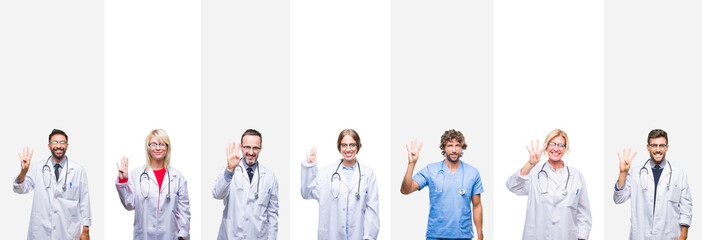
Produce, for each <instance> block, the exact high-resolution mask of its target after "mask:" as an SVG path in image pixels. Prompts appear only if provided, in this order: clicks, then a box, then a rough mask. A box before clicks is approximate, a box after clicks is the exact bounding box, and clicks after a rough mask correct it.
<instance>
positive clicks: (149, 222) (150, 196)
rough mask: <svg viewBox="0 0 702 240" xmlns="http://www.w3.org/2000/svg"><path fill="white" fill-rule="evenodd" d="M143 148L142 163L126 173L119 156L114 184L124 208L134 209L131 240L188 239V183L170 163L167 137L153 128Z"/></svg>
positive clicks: (127, 160)
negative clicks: (144, 160)
mask: <svg viewBox="0 0 702 240" xmlns="http://www.w3.org/2000/svg"><path fill="white" fill-rule="evenodd" d="M144 147H145V149H146V164H145V165H143V166H140V167H138V168H136V169H134V170H132V172H131V173H129V175H127V172H128V170H129V159H127V157H123V158H122V163H121V165H120V164H118V165H117V169H118V173H119V176H118V178H117V180H116V183H115V186H116V187H117V193H119V199H120V201H121V202H122V205H123V206H124V208H126V209H127V210H128V211H132V210H134V239H149V240H152V239H159V240H166V239H168V240H172V239H178V240H180V239H189V238H190V200H189V198H188V182H187V180H185V177H184V176H183V174H182V173H181V172H180V171H178V170H176V169H175V168H173V167H171V166H170V162H171V147H172V146H171V140H170V138H168V134H167V133H166V131H164V130H163V129H155V130H152V131H151V132H149V134H148V135H147V136H146V140H145V143H144Z"/></svg>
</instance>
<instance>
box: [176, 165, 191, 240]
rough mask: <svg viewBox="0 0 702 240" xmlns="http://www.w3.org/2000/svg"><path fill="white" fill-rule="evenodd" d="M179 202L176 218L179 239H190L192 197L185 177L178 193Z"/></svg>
mask: <svg viewBox="0 0 702 240" xmlns="http://www.w3.org/2000/svg"><path fill="white" fill-rule="evenodd" d="M176 196H177V197H178V202H177V203H176V211H175V218H176V222H177V223H178V234H177V236H178V237H182V238H184V239H190V197H189V195H188V181H187V180H185V177H183V181H182V182H181V185H180V186H179V187H178V192H177V193H176Z"/></svg>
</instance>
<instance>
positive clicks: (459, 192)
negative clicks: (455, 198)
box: [458, 188, 466, 196]
mask: <svg viewBox="0 0 702 240" xmlns="http://www.w3.org/2000/svg"><path fill="white" fill-rule="evenodd" d="M458 194H461V196H463V195H466V190H465V189H463V188H461V190H458Z"/></svg>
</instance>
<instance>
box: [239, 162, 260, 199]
mask: <svg viewBox="0 0 702 240" xmlns="http://www.w3.org/2000/svg"><path fill="white" fill-rule="evenodd" d="M239 161H246V160H244V158H241V159H240V160H239ZM244 164H246V165H248V163H244ZM257 164H258V162H257ZM254 165H256V164H254ZM237 169H241V175H242V176H246V174H245V173H246V171H244V166H242V164H239V166H237ZM256 176H257V178H258V181H256V194H254V198H255V199H256V200H258V191H259V184H260V183H261V170H260V169H258V170H256ZM237 186H238V187H239V189H244V184H237Z"/></svg>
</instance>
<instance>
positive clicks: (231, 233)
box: [212, 161, 278, 240]
mask: <svg viewBox="0 0 702 240" xmlns="http://www.w3.org/2000/svg"><path fill="white" fill-rule="evenodd" d="M242 165H246V164H245V163H244V162H243V161H242V162H241V163H240V164H239V166H237V168H235V169H234V175H233V176H232V179H231V181H230V182H227V181H226V179H225V176H224V175H225V173H224V172H225V171H227V169H226V167H225V168H224V169H222V171H221V172H220V173H219V175H218V176H217V180H215V186H214V188H213V189H212V197H214V198H215V199H224V201H223V202H224V212H223V213H222V223H221V224H220V226H219V234H218V236H217V239H219V240H228V239H277V237H278V179H277V178H276V177H275V174H273V172H271V171H269V170H268V169H266V168H264V167H263V166H261V164H258V167H256V171H255V172H254V174H253V178H252V179H251V182H250V183H249V176H248V174H247V173H246V171H245V170H244V167H243V166H242ZM259 174H260V178H261V180H260V181H259ZM257 184H258V199H256V192H257V189H256V187H257Z"/></svg>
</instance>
